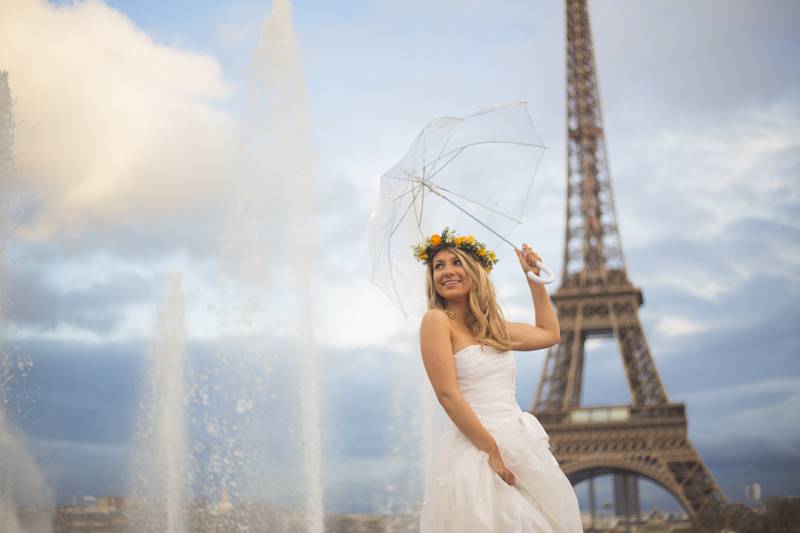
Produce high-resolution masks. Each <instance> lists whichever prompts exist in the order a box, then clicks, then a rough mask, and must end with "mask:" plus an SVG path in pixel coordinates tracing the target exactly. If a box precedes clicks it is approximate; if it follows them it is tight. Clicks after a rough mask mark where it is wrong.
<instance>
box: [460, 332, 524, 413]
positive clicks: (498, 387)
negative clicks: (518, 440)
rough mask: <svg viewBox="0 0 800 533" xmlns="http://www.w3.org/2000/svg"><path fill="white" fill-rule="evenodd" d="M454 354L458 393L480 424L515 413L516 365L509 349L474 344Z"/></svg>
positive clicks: (516, 410) (516, 408) (516, 405)
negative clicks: (459, 392) (476, 416)
mask: <svg viewBox="0 0 800 533" xmlns="http://www.w3.org/2000/svg"><path fill="white" fill-rule="evenodd" d="M453 357H454V358H455V363H456V376H457V379H458V388H459V390H460V391H461V395H462V396H463V397H464V399H465V400H467V402H468V403H469V404H470V406H472V409H473V410H474V411H475V414H477V415H478V418H479V419H480V420H481V422H482V423H483V424H485V425H493V424H494V423H502V422H505V421H506V420H508V419H511V418H514V417H516V416H518V414H519V412H520V407H519V405H518V404H517V400H516V396H515V389H516V365H515V363H514V356H513V355H512V354H511V352H510V351H505V352H501V351H498V350H496V349H494V348H492V347H489V346H480V345H478V344H473V345H470V346H467V347H465V348H462V349H461V350H459V351H457V352H456V353H455V354H454V355H453Z"/></svg>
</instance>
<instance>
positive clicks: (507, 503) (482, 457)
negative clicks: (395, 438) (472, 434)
mask: <svg viewBox="0 0 800 533" xmlns="http://www.w3.org/2000/svg"><path fill="white" fill-rule="evenodd" d="M454 357H455V363H456V371H457V376H458V387H459V389H460V391H461V394H462V395H463V396H464V398H465V399H466V400H467V402H469V404H470V405H471V406H472V409H473V410H474V411H475V414H476V415H478V418H479V419H480V421H481V423H483V425H484V426H485V427H486V429H487V430H488V431H489V432H490V433H491V434H492V436H493V437H494V439H495V441H496V442H497V446H498V447H499V448H500V454H501V456H502V457H503V462H504V463H505V465H506V467H507V468H508V469H509V470H511V472H512V473H513V474H514V476H515V478H516V482H515V485H514V486H510V485H507V484H506V483H505V482H504V481H503V480H502V479H501V478H500V476H498V475H497V474H496V473H495V472H494V470H492V469H491V467H490V466H489V455H488V454H487V453H486V452H482V451H480V450H478V449H477V448H476V447H475V446H474V445H473V444H472V443H471V442H470V441H469V440H468V439H467V438H466V437H465V436H464V434H463V433H461V431H460V430H459V429H458V428H457V427H456V426H455V425H454V424H453V423H452V421H450V419H449V418H446V421H445V424H446V426H445V428H444V431H443V433H442V436H441V438H440V440H439V445H438V447H437V450H436V452H435V453H434V455H433V464H432V465H431V466H430V468H429V475H428V479H427V480H426V483H425V501H424V503H423V504H422V512H421V516H420V532H421V533H534V532H536V533H544V532H546V533H551V532H553V533H563V532H569V533H573V532H581V531H583V528H582V527H581V518H580V511H579V508H578V500H577V498H576V496H575V491H574V490H573V488H572V485H571V484H570V482H569V480H568V479H567V477H566V476H565V475H564V473H563V472H562V471H561V468H560V467H559V465H558V461H556V459H555V457H553V454H552V453H551V452H550V445H549V438H548V436H547V433H545V430H544V428H543V427H542V425H541V424H540V423H539V421H538V420H536V418H535V417H534V416H533V415H531V414H530V413H526V412H524V411H522V410H521V409H520V407H519V405H518V404H517V401H516V398H515V396H514V394H515V374H516V365H515V364H514V357H513V356H512V354H511V352H499V351H497V350H495V349H494V348H491V347H488V346H484V347H481V346H479V345H472V346H467V347H466V348H464V349H462V350H460V351H458V352H456V353H455V355H454Z"/></svg>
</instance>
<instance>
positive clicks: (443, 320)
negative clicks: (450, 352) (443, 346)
mask: <svg viewBox="0 0 800 533" xmlns="http://www.w3.org/2000/svg"><path fill="white" fill-rule="evenodd" d="M450 329H451V325H450V317H449V316H447V313H445V312H444V311H442V310H441V309H428V310H427V311H426V312H425V314H424V315H423V316H422V324H420V335H421V336H422V337H423V338H430V337H437V338H440V337H446V338H447V339H448V340H449V339H450Z"/></svg>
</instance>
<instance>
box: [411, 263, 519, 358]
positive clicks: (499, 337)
mask: <svg viewBox="0 0 800 533" xmlns="http://www.w3.org/2000/svg"><path fill="white" fill-rule="evenodd" d="M446 250H448V251H450V252H452V253H453V254H455V255H456V257H458V258H459V259H460V260H461V264H462V265H463V267H464V271H465V272H466V273H467V276H469V278H470V280H472V288H471V289H470V291H469V310H470V317H469V319H468V321H467V322H468V323H467V325H468V326H469V329H470V331H472V334H473V335H474V336H475V338H476V339H478V342H479V343H480V344H481V345H488V346H491V347H492V348H495V349H497V350H500V351H505V350H509V349H510V348H511V341H510V339H509V337H508V331H507V330H506V321H505V318H504V317H503V311H502V310H501V309H500V306H499V305H497V297H496V296H495V293H494V285H493V284H492V280H490V279H489V274H488V273H487V272H486V271H485V270H484V269H483V267H482V266H481V265H480V264H479V263H478V262H477V261H476V260H475V258H474V257H472V256H471V255H470V254H468V253H465V252H463V251H462V250H459V249H458V248H455V247H448V248H446ZM437 253H438V252H437ZM426 289H427V293H428V309H441V310H442V311H444V312H445V313H447V314H448V316H451V317H452V314H451V313H450V312H449V311H448V310H447V301H446V300H445V299H444V298H442V297H441V296H440V295H439V293H438V292H436V286H435V285H434V283H433V257H431V261H430V262H429V263H428V276H427V283H426Z"/></svg>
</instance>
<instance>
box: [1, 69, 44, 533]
mask: <svg viewBox="0 0 800 533" xmlns="http://www.w3.org/2000/svg"><path fill="white" fill-rule="evenodd" d="M13 139H14V114H13V108H12V101H11V90H10V88H9V83H8V73H7V72H4V71H0V328H2V327H3V325H4V318H5V312H6V277H5V266H6V260H7V254H6V252H7V247H8V242H9V235H8V217H9V205H8V202H9V198H10V192H11V184H12V181H13V177H14V156H13ZM3 333H4V332H3V331H2V329H0V531H3V532H4V533H49V532H50V531H51V530H52V524H51V518H50V512H49V509H50V500H51V497H50V494H49V490H48V488H47V485H46V484H45V482H44V479H43V478H42V476H41V474H40V472H39V469H38V468H37V466H36V464H35V463H34V461H33V459H32V458H31V456H30V454H29V453H28V451H27V450H26V448H25V443H24V439H23V436H22V434H21V433H20V432H19V431H15V430H14V428H13V427H12V426H11V424H10V423H9V420H8V418H7V415H6V413H7V408H8V405H9V399H8V398H7V396H6V395H7V391H8V387H9V383H10V381H11V379H12V368H13V366H14V365H13V361H12V357H11V355H10V354H9V353H8V352H7V351H6V350H5V349H4V346H3Z"/></svg>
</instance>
